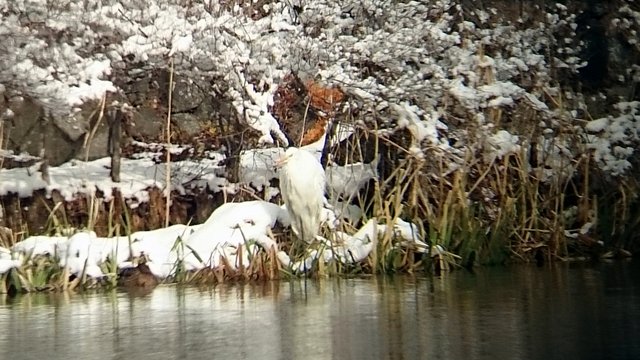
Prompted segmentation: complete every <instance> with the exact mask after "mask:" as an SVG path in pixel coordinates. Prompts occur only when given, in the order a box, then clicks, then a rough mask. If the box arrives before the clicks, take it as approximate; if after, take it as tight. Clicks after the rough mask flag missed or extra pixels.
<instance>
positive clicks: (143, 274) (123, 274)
mask: <svg viewBox="0 0 640 360" xmlns="http://www.w3.org/2000/svg"><path fill="white" fill-rule="evenodd" d="M158 283H159V281H158V278H157V277H156V276H155V275H154V274H153V273H152V272H151V269H149V266H148V265H147V264H146V261H145V259H144V257H143V260H142V262H140V263H139V264H138V266H136V267H132V268H126V269H122V270H121V271H120V273H119V274H118V286H121V287H124V288H127V289H144V290H152V289H153V288H155V287H156V286H158Z"/></svg>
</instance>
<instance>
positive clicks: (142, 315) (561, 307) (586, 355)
mask: <svg viewBox="0 0 640 360" xmlns="http://www.w3.org/2000/svg"><path fill="white" fill-rule="evenodd" d="M638 270H640V268H639V266H638V264H635V263H615V264H601V265H598V266H596V267H593V266H591V267H589V266H578V267H574V268H570V267H568V266H563V267H561V266H557V267H554V268H552V269H540V268H535V267H518V268H514V269H504V268H496V269H482V270H481V271H478V272H477V273H476V274H469V273H465V272H457V273H454V274H451V275H449V276H447V277H444V278H411V277H393V278H372V279H353V280H344V279H342V280H331V281H324V282H312V281H307V282H303V281H300V282H287V283H275V282H271V283H265V284H260V285H245V286H241V285H237V286H219V287H216V288H215V289H208V290H198V289H193V288H179V287H167V286H164V287H159V288H157V289H156V290H155V291H153V292H152V293H151V294H148V295H146V296H139V295H136V294H129V293H123V292H113V293H109V294H89V295H79V294H74V295H70V294H62V295H53V294H36V295H27V296H20V297H17V298H15V299H7V298H6V297H0V324H1V325H2V327H3V331H1V332H0V359H30V358H33V359H42V358H47V359H53V358H61V359H62V358H65V359H69V358H71V359H73V358H77V359H85V358H92V359H125V358H126V359H131V358H136V359H175V358H189V359H205V358H206V359H211V358H229V359H307V358H313V359H334V358H335V359H369V358H382V359H418V358H428V359H459V358H466V359H519V358H523V359H524V358H546V359H556V358H557V359H561V358H581V359H590V358H594V359H595V358H619V359H624V358H629V359H631V358H638V357H639V356H640V346H639V345H638V341H637V339H638V338H639V335H640V323H639V319H640V299H639V295H640V278H638V276H637V274H639V272H638Z"/></svg>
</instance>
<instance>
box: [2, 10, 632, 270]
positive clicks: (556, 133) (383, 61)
mask: <svg viewBox="0 0 640 360" xmlns="http://www.w3.org/2000/svg"><path fill="white" fill-rule="evenodd" d="M179 3H180V2H176V1H173V0H154V1H148V2H140V1H134V0H100V1H98V0H87V1H83V2H64V3H61V4H58V3H56V2H44V1H7V0H0V9H2V11H1V12H0V19H1V21H0V40H2V42H3V45H5V48H3V51H2V54H0V93H1V94H2V96H3V97H7V98H9V97H10V96H14V97H15V98H18V97H20V96H28V97H31V98H33V99H34V100H35V101H36V102H37V103H38V104H42V105H43V106H44V107H45V110H46V111H48V112H51V113H53V114H54V115H55V116H57V117H63V118H64V117H68V116H70V114H73V113H74V111H75V110H77V108H78V107H80V106H82V105H83V104H84V103H86V102H87V101H90V100H96V99H103V98H105V96H107V95H109V94H116V93H117V94H118V95H121V94H122V93H123V89H122V88H120V87H119V86H118V85H116V83H119V84H121V83H130V81H132V80H133V79H132V78H131V77H130V74H129V73H128V72H127V71H131V70H133V69H131V66H132V63H134V64H136V65H135V66H136V67H139V69H138V68H136V69H135V70H137V71H139V72H140V73H142V74H151V73H153V72H154V71H156V70H158V69H165V68H167V66H168V61H174V62H175V72H176V74H177V75H179V76H181V77H184V78H188V79H192V80H194V81H196V80H198V81H202V83H203V84H211V87H212V89H211V95H212V96H217V95H218V94H217V93H216V91H217V90H218V89H223V90H220V91H221V92H222V94H220V95H224V96H226V97H227V98H228V99H230V100H231V102H232V105H233V106H234V108H235V110H236V112H237V115H238V117H239V119H241V120H242V121H244V122H245V123H246V124H247V125H248V126H250V127H252V128H253V129H255V130H256V131H257V132H258V133H259V139H258V143H259V145H260V146H261V147H263V148H260V149H250V150H245V151H243V152H242V153H241V154H240V162H239V163H240V174H239V175H240V184H231V183H229V182H228V180H227V179H225V178H224V177H222V176H221V174H222V173H224V170H225V168H224V166H223V165H221V164H222V163H223V161H224V157H223V156H222V155H221V154H215V155H213V156H212V157H210V158H206V159H203V160H199V161H197V162H196V161H191V160H185V161H180V162H176V163H174V164H172V165H173V166H172V169H173V174H172V179H171V181H172V184H171V185H172V186H171V187H172V188H174V189H177V190H178V191H186V188H187V187H189V186H209V188H210V189H212V190H213V191H226V192H233V191H236V190H237V188H238V187H239V186H244V185H248V186H252V187H254V188H256V189H258V190H264V191H265V198H266V199H271V198H273V197H274V196H275V195H277V193H278V190H277V189H276V188H274V187H273V186H272V185H271V183H272V180H273V179H275V178H276V177H277V174H276V172H275V170H274V169H273V165H274V162H275V159H277V158H279V157H280V156H281V155H282V153H283V151H284V150H283V147H286V146H288V145H289V143H288V140H287V137H286V136H285V134H284V132H283V131H282V129H281V128H280V126H279V124H278V122H277V121H276V119H275V118H274V117H273V115H271V112H270V110H271V108H272V106H273V105H274V94H275V93H276V91H277V88H278V85H279V84H281V82H282V79H283V78H284V77H285V76H287V75H288V74H290V73H291V72H292V71H294V72H296V73H299V74H300V75H301V77H303V78H308V79H314V81H318V82H319V83H322V84H326V85H328V86H333V85H336V86H339V87H340V89H341V90H342V91H343V92H344V93H345V94H347V95H348V96H347V98H348V100H347V101H346V103H345V104H344V108H343V109H342V110H344V111H345V112H347V111H348V112H350V113H357V114H359V116H361V118H359V119H358V121H359V122H358V123H357V125H352V124H342V123H341V124H336V125H337V131H336V134H335V139H331V140H332V143H335V142H336V140H343V139H345V138H346V137H348V136H349V135H350V134H352V133H353V131H354V129H355V128H356V127H357V126H363V127H364V126H365V125H364V124H371V123H372V121H371V120H373V121H375V123H376V124H377V125H381V126H382V127H383V128H380V129H376V131H380V132H383V131H388V132H389V133H392V132H393V131H396V130H400V129H407V130H408V131H409V132H410V134H411V136H412V141H411V145H410V146H409V147H408V150H409V153H410V154H411V155H413V156H415V157H418V158H421V159H427V157H426V155H425V154H427V152H426V150H429V149H430V148H431V147H432V146H433V145H436V146H437V148H438V151H439V153H438V156H441V158H442V159H448V160H449V163H446V164H444V165H445V168H447V169H455V168H462V162H463V161H464V159H465V157H464V156H460V154H461V153H464V152H466V151H468V149H472V148H475V149H479V151H482V152H483V153H482V156H484V158H485V160H486V161H489V162H490V161H494V160H496V159H499V158H502V157H504V156H507V155H509V154H513V153H517V152H519V151H520V150H521V148H522V146H523V144H527V141H529V140H531V143H535V144H536V146H535V147H532V148H531V151H532V152H533V154H532V155H534V156H536V157H537V158H538V160H539V161H538V163H539V164H540V168H539V169H537V170H538V171H541V172H542V174H541V176H540V179H541V180H542V181H545V182H546V181H553V180H554V179H558V178H559V177H560V178H562V177H564V178H567V177H568V176H571V175H572V173H573V171H574V170H575V168H574V166H573V164H574V163H575V159H576V158H578V157H579V156H582V154H583V153H584V151H585V150H588V153H589V154H590V155H591V156H592V158H593V159H594V161H595V163H596V164H597V166H599V167H600V169H601V170H603V171H604V172H605V173H606V174H609V175H614V176H620V175H624V174H626V173H628V172H629V170H630V169H631V164H632V162H631V161H630V160H631V157H632V156H634V154H635V148H637V145H638V142H640V139H639V137H640V135H639V134H640V133H639V129H640V115H639V114H640V105H639V103H638V102H637V101H635V102H634V101H631V102H629V101H620V102H619V103H617V104H616V105H615V107H614V108H613V109H612V111H610V113H608V116H606V117H603V118H600V119H595V120H590V121H585V120H584V119H577V114H578V113H579V112H578V111H576V110H578V109H580V110H583V106H582V103H581V101H580V100H579V96H578V95H579V94H577V95H576V94H571V93H567V92H565V91H564V90H563V89H560V88H559V87H557V85H556V84H555V81H554V80H552V79H553V77H554V76H555V73H556V72H560V73H562V74H575V73H576V72H577V70H578V69H579V68H580V67H581V66H584V64H585V62H584V61H583V59H580V57H579V55H580V54H581V52H582V50H583V49H582V45H581V44H580V43H579V41H578V40H579V39H577V37H576V36H570V35H572V34H573V35H575V33H573V31H574V30H575V29H576V22H575V20H576V16H575V15H574V14H570V13H569V12H568V9H567V7H565V6H563V5H556V6H555V7H553V8H552V9H547V11H549V13H548V14H546V22H545V21H543V22H540V23H537V24H535V25H533V26H531V27H528V28H526V27H525V28H521V27H519V26H518V25H515V24H511V23H504V22H503V21H499V20H500V19H499V16H498V15H499V14H498V13H497V12H496V10H495V9H486V11H485V10H481V11H475V12H473V13H471V14H463V15H465V16H461V15H462V14H459V13H458V11H461V8H460V7H458V3H457V2H454V1H451V0H443V1H435V2H414V1H410V2H388V1H387V2H385V1H373V0H363V1H354V0H346V1H345V2H344V4H342V3H341V5H342V6H336V2H335V1H329V0H318V1H309V2H305V4H304V7H303V10H302V11H298V10H299V9H294V8H293V7H292V6H293V4H292V3H291V2H287V1H282V2H270V3H269V4H268V5H265V6H266V7H265V8H264V10H265V12H266V14H265V16H264V17H263V18H255V19H254V18H252V17H250V16H246V15H244V14H243V11H244V10H243V9H242V8H241V7H240V6H234V7H232V8H227V7H226V6H224V4H220V2H211V1H209V2H192V3H191V4H190V6H189V7H187V6H181V5H180V4H179ZM205 3H208V4H206V5H205ZM343 9H349V11H348V13H347V12H345V11H344V10H343ZM16 14H29V16H28V18H29V21H24V17H23V16H18V15H16ZM49 14H56V16H55V17H53V16H49ZM466 15H472V16H473V17H475V18H477V19H478V21H479V23H480V24H481V25H482V26H479V25H478V21H475V20H474V21H475V24H474V22H472V21H469V19H471V17H469V16H466ZM616 15H617V17H616V18H614V19H612V24H615V25H616V26H615V27H616V28H621V29H623V30H625V31H624V33H623V34H622V35H623V36H626V37H628V38H627V39H626V40H627V41H628V42H629V43H631V44H633V43H634V42H635V41H637V39H636V37H637V36H635V35H634V31H636V29H637V27H638V24H639V23H640V13H639V12H637V11H634V10H632V9H631V8H630V7H629V6H624V7H621V8H620V9H618V12H617V14H616ZM460 19H467V20H460ZM36 25H37V26H36ZM563 29H564V30H566V31H563ZM550 49H553V50H557V51H549V50H550ZM549 53H553V54H554V55H553V56H554V57H550V56H549ZM169 58H171V59H169ZM636 70H637V69H636ZM637 73H638V71H636V74H635V75H631V74H630V75H629V78H631V77H632V76H635V77H637V76H638V75H637ZM114 79H118V81H117V82H116V81H115V80H114ZM572 96H573V97H572ZM557 99H562V103H561V104H559V105H561V106H556V104H555V103H554V102H555V101H557ZM572 100H574V101H572ZM548 104H553V106H549V105H548ZM523 105H525V106H526V108H524V110H526V111H522V110H523V108H522V106H523ZM495 108H499V109H500V112H501V113H502V112H503V113H504V114H508V115H505V117H506V118H509V115H513V114H524V113H526V114H527V115H526V116H530V117H531V119H534V120H531V121H530V123H531V127H532V128H531V129H527V130H526V131H527V133H526V134H519V133H517V130H518V129H517V128H515V129H514V128H511V127H510V128H508V129H503V128H502V127H504V126H508V125H505V124H501V123H500V120H499V119H498V120H495V119H493V118H492V116H491V114H493V113H495V112H496V111H495ZM529 110H530V111H529ZM15 115H16V113H14V112H13V111H12V110H11V109H6V110H5V111H3V112H2V115H0V117H1V119H8V118H12V117H13V118H15V117H16V116H15ZM1 119H0V120H1ZM460 124H465V125H467V124H468V125H472V126H470V127H467V126H461V125H460ZM566 129H575V130H574V131H575V134H573V135H577V136H563V135H562V134H564V133H566ZM531 133H535V134H542V135H540V137H539V138H537V139H535V138H534V139H530V138H529V137H528V136H529V134H531ZM325 136H326V135H325ZM324 140H325V138H324V137H323V138H322V139H321V140H320V141H318V142H317V143H315V144H312V145H310V146H308V147H307V148H309V149H312V150H313V151H316V152H317V151H318V149H321V147H322V145H324ZM293 145H295V144H293ZM154 151H156V150H154V149H149V153H148V154H143V155H139V157H138V158H134V159H123V160H122V165H121V166H122V171H121V179H122V180H121V182H120V183H114V182H112V181H111V180H110V178H109V166H110V162H109V161H110V160H109V159H99V160H95V161H91V162H82V161H73V162H70V163H67V164H64V165H62V166H60V167H55V168H50V169H49V175H50V176H49V178H50V181H49V182H45V181H44V180H43V179H42V177H41V175H40V173H39V171H38V167H39V164H36V165H34V166H32V167H30V168H15V169H8V170H7V169H1V170H0V178H1V179H2V181H1V182H0V196H3V195H7V194H9V193H13V194H17V195H18V196H20V197H26V196H30V195H31V194H32V193H33V191H35V190H39V189H44V190H46V192H47V194H51V193H52V192H53V191H57V192H59V193H60V194H61V195H62V196H63V197H64V198H65V199H66V200H71V199H72V198H74V197H75V196H77V195H78V194H87V195H90V196H93V195H94V194H95V193H96V192H97V191H100V192H103V193H104V194H105V200H106V201H109V200H110V199H111V197H112V196H113V189H118V190H119V191H120V193H122V195H123V196H124V197H125V198H126V199H127V200H128V203H129V204H130V205H131V206H135V205H136V204H138V203H140V202H144V201H146V200H147V199H148V197H149V194H148V191H149V189H150V188H159V189H163V188H166V187H167V186H166V185H167V184H165V183H164V181H165V174H164V172H165V167H164V164H158V161H156V159H154V156H155V155H154V153H153V152H154ZM170 151H171V152H172V153H173V152H174V151H180V149H179V148H176V147H174V148H172V149H170ZM0 155H2V157H3V158H4V157H8V156H11V157H12V158H13V159H14V160H19V159H26V160H37V159H35V158H29V159H27V157H26V156H23V155H22V154H21V155H14V154H8V152H6V151H3V152H2V153H1V154H0ZM317 155H318V156H319V154H318V153H317ZM376 165H377V164H376V163H375V162H374V163H371V164H361V163H355V164H348V165H346V166H336V165H335V164H330V165H329V167H328V168H327V169H326V175H327V190H328V193H329V195H330V196H329V197H330V199H329V201H328V203H329V204H331V206H332V207H333V208H332V209H325V210H326V211H325V216H324V217H325V218H326V219H327V221H328V222H330V223H333V222H334V220H335V219H341V218H350V219H352V220H353V219H357V220H360V218H361V212H360V213H359V212H358V209H354V208H353V207H352V206H351V205H345V204H346V203H347V202H346V200H347V199H350V198H353V197H354V196H355V195H356V194H357V192H358V190H360V189H361V188H362V186H363V185H364V184H366V183H367V181H369V180H370V179H374V178H376V177H377V173H376ZM436 175H437V174H436ZM340 198H342V200H344V202H341V201H340V200H339V199H340ZM240 204H243V205H239V204H234V205H230V204H228V205H225V206H224V207H221V208H220V209H217V210H216V212H214V214H213V215H212V218H210V219H209V221H207V223H205V224H203V225H201V226H199V227H198V226H187V225H176V227H172V228H168V229H161V230H156V231H153V232H149V233H135V234H131V238H132V239H133V240H132V243H131V249H132V251H134V252H136V253H140V252H145V254H148V255H150V257H151V258H152V260H153V261H152V262H151V265H150V266H151V267H152V270H153V271H154V272H156V273H157V274H160V275H162V276H168V275H169V274H172V272H173V271H175V263H176V261H177V260H184V261H185V264H186V265H187V266H188V267H189V268H192V269H197V268H200V267H202V266H213V265H214V264H218V263H219V261H220V256H225V257H228V258H229V259H231V260H232V261H230V262H231V263H234V264H235V262H234V261H239V259H237V254H236V250H237V247H238V246H239V245H243V244H246V240H247V237H250V238H251V239H252V241H254V242H251V243H250V244H249V246H250V247H251V249H250V251H248V252H244V253H243V257H247V256H248V254H249V253H250V252H251V251H258V249H259V248H260V247H262V248H265V247H270V246H275V243H274V241H273V239H271V238H270V237H269V235H268V232H266V229H269V228H270V227H272V226H274V224H275V223H276V222H282V223H283V224H285V226H288V222H287V221H288V220H287V219H286V217H282V216H280V215H278V214H280V213H281V212H282V209H279V207H278V209H276V208H275V207H273V206H270V205H267V203H263V202H257V203H240ZM214 215H215V216H214ZM332 219H334V220H332ZM328 225H331V226H334V225H335V224H328ZM395 225H397V226H399V227H400V229H401V230H398V231H400V232H401V235H400V236H402V237H403V238H404V237H406V236H408V234H409V233H412V232H413V233H415V229H413V228H411V229H410V230H409V228H408V227H407V226H406V224H405V225H402V224H400V223H399V222H398V223H396V224H395ZM381 228H382V229H385V228H384V226H382V225H378V224H377V221H375V220H370V221H369V222H367V223H366V224H365V226H363V227H362V228H361V229H360V230H359V231H357V232H356V233H355V234H351V235H347V234H343V233H338V232H336V234H335V237H334V238H332V239H329V240H327V241H329V242H331V244H332V246H333V248H334V249H335V250H334V251H335V253H332V252H327V251H323V250H321V249H319V250H316V251H315V253H313V254H309V256H308V257H307V258H306V259H304V260H303V261H302V262H299V263H298V262H296V263H295V264H292V263H290V262H287V261H290V260H288V255H287V254H283V253H278V257H279V258H280V259H281V260H282V261H283V262H284V263H288V264H289V265H291V266H292V268H296V269H305V268H307V267H308V266H310V264H311V262H313V259H314V256H315V257H316V258H323V259H325V260H326V259H329V258H333V257H334V256H335V257H337V258H338V259H340V260H341V261H351V260H349V259H348V256H347V252H346V251H348V252H349V254H350V255H349V256H351V257H352V259H362V258H363V257H366V254H368V252H369V251H371V247H372V246H373V245H372V244H373V242H374V241H375V238H376V236H377V235H379V234H380V233H379V231H380V230H379V229H381ZM402 229H404V230H402ZM178 237H180V239H181V240H180V242H179V243H180V244H183V245H185V246H183V247H178V248H180V249H182V250H180V251H178V250H176V249H173V248H174V245H176V239H177V238H178ZM241 240H242V241H241ZM112 243H113V244H112ZM125 243H126V244H125ZM114 244H115V245H114ZM125 245H126V246H125ZM186 245H189V246H186ZM114 246H115V248H114ZM123 247H126V248H127V250H125V251H124V252H123V250H122V248H123ZM128 247H129V239H128V238H127V239H126V241H125V240H123V239H101V238H98V237H96V236H95V234H91V233H79V234H76V235H74V236H72V237H71V238H67V237H52V238H49V237H31V238H28V239H26V240H25V241H23V242H21V243H19V244H17V245H16V246H15V247H14V248H13V249H12V251H13V252H14V253H15V252H19V253H24V254H27V253H29V252H34V253H48V254H60V255H64V266H67V267H69V268H70V269H74V270H77V269H79V268H80V267H81V265H82V266H84V262H85V261H87V260H90V261H89V262H90V264H89V265H90V266H91V267H90V268H88V269H89V270H90V272H91V274H92V275H95V276H99V274H100V273H99V272H98V270H99V269H97V268H95V267H93V266H97V264H98V263H99V262H100V261H104V260H105V259H106V258H107V257H110V256H113V255H114V254H115V253H117V254H115V256H117V259H118V262H119V263H121V264H122V265H123V266H125V265H126V261H124V260H123V258H122V257H123V256H125V255H127V252H126V251H131V250H129V249H128ZM189 247H191V249H190V248H189ZM116 250H117V251H116ZM114 251H115V252H114ZM194 251H196V252H197V253H198V256H196V255H195V253H194ZM5 253H6V252H3V253H2V254H5ZM200 253H201V254H200ZM128 255H131V254H128ZM12 256H13V255H12ZM234 256H236V257H235V258H234ZM198 258H200V260H198ZM12 259H13V258H12V257H11V258H7V257H6V255H3V257H2V258H0V260H1V261H2V264H3V265H0V266H1V267H2V269H5V268H8V267H11V266H13V264H15V263H14V262H12V261H16V260H12ZM121 260H122V261H121ZM245 260H247V261H248V258H246V259H245V258H243V259H242V261H245ZM61 261H63V260H62V259H61Z"/></svg>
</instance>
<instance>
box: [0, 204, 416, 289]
mask: <svg viewBox="0 0 640 360" xmlns="http://www.w3.org/2000/svg"><path fill="white" fill-rule="evenodd" d="M276 223H280V224H282V225H284V226H288V225H290V220H289V216H288V214H287V211H286V210H285V209H283V208H282V207H280V206H278V205H276V204H273V203H269V202H266V201H260V200H256V201H246V202H238V203H227V204H224V205H222V206H220V207H219V208H217V209H216V210H215V211H214V212H213V213H212V214H211V216H210V217H209V219H208V220H207V221H206V222H205V223H204V224H202V225H173V226H171V227H168V228H163V229H158V230H152V231H142V232H135V233H132V234H131V235H130V236H127V237H113V238H103V237H98V236H96V234H95V233H93V232H90V231H82V232H78V233H76V234H73V235H72V236H70V237H61V236H57V237H47V236H32V237H29V238H27V239H25V240H23V241H21V242H18V243H16V244H15V245H14V246H13V247H12V248H11V251H10V252H9V250H8V249H1V248H0V273H4V272H6V271H8V270H9V269H11V268H12V267H17V266H20V264H21V261H18V260H13V258H18V257H23V258H29V257H32V256H36V255H54V256H56V257H57V258H58V260H59V263H60V266H62V267H65V268H67V269H68V270H69V273H71V274H81V273H82V272H83V271H84V272H85V274H86V275H88V276H90V277H94V278H100V277H103V276H105V274H104V273H103V272H102V270H101V268H100V265H101V264H102V263H104V262H105V261H114V262H115V263H116V264H117V265H118V267H120V268H126V267H130V266H132V264H131V262H130V260H129V259H130V258H131V257H135V256H141V255H142V254H144V255H146V256H147V258H148V259H149V262H148V265H149V268H150V269H151V271H152V272H153V273H154V274H155V275H157V276H159V277H162V278H166V277H168V276H172V275H174V274H175V272H176V270H177V266H178V263H180V264H182V266H184V269H185V270H198V269H202V268H215V267H218V266H220V265H221V264H223V260H222V259H223V258H224V259H225V262H224V264H230V265H231V266H232V267H238V266H240V264H244V265H245V266H247V265H249V264H250V262H251V256H252V255H255V254H256V253H257V252H258V251H261V249H263V250H270V249H271V248H273V249H275V250H276V254H277V257H278V258H279V259H280V260H281V261H282V264H283V266H285V267H289V268H290V269H291V270H292V271H297V272H304V271H305V270H306V269H309V268H310V265H311V263H312V262H313V261H315V260H316V259H324V261H332V260H337V261H341V262H343V263H354V262H360V261H363V260H364V259H366V258H367V257H368V255H369V254H370V253H371V251H372V250H373V248H374V246H375V244H376V241H377V237H378V236H382V235H383V234H384V233H385V231H387V228H386V226H385V225H380V224H378V223H377V221H376V220H375V219H370V220H369V221H368V222H367V223H366V224H365V225H364V226H363V227H362V228H360V229H359V230H358V231H357V232H355V233H354V234H353V235H349V234H346V233H343V232H339V231H335V232H334V233H333V234H332V236H333V240H332V241H330V240H326V241H325V244H324V245H326V246H323V247H322V248H321V249H320V250H310V251H309V252H308V254H307V256H306V257H304V258H303V259H302V260H300V261H298V262H295V263H294V262H292V261H291V259H290V258H289V255H288V254H286V253H285V252H283V251H281V250H279V249H278V244H277V243H276V241H275V240H274V239H273V238H272V237H270V231H271V229H272V228H273V227H274V226H275V225H276ZM392 231H393V232H394V234H395V236H397V237H399V238H400V239H402V243H403V244H406V246H418V247H419V248H420V249H422V251H426V248H427V246H426V244H424V243H423V242H422V241H421V240H420V239H419V235H418V232H417V230H416V227H415V225H413V224H410V223H407V222H405V221H402V220H400V219H397V220H396V222H395V224H394V226H393V230H392ZM241 246H242V247H244V248H245V249H244V251H242V252H240V251H239V250H238V249H239V248H240V247H241ZM240 253H241V254H240Z"/></svg>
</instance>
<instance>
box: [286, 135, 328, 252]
mask: <svg viewBox="0 0 640 360" xmlns="http://www.w3.org/2000/svg"><path fill="white" fill-rule="evenodd" d="M276 168H277V169H278V170H279V173H278V178H279V180H280V193H281V194H282V199H283V201H284V203H285V205H286V207H287V212H288V213H289V217H290V218H291V228H292V229H293V232H294V233H295V234H296V236H297V237H298V238H300V239H301V240H302V241H304V242H306V243H312V242H313V241H315V239H316V236H317V235H318V231H319V228H320V223H321V221H322V209H323V204H324V191H325V186H326V179H325V173H324V168H323V167H322V164H320V162H319V161H318V159H317V158H316V157H315V156H314V155H312V154H311V153H310V152H308V151H306V150H304V149H300V148H296V147H289V148H287V150H286V151H285V153H284V156H282V157H281V158H280V159H278V161H277V162H276Z"/></svg>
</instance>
